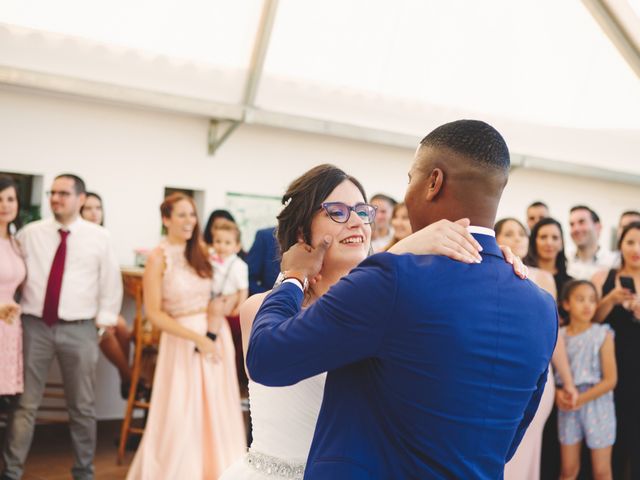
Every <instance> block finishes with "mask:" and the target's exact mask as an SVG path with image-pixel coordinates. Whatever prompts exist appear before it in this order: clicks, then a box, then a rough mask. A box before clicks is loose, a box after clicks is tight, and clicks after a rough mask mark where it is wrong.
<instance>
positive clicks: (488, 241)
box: [472, 233, 504, 258]
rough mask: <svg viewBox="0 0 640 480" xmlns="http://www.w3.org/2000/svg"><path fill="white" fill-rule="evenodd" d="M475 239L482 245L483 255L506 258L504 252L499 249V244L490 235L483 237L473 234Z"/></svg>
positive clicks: (479, 234)
mask: <svg viewBox="0 0 640 480" xmlns="http://www.w3.org/2000/svg"><path fill="white" fill-rule="evenodd" d="M472 235H473V238H475V239H476V240H477V241H478V243H480V245H482V249H483V250H482V252H480V253H482V254H483V255H494V256H496V257H500V258H504V256H503V255H502V250H500V247H498V242H496V239H495V237H492V236H490V235H483V234H481V233H472Z"/></svg>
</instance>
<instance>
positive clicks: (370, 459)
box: [247, 120, 558, 480]
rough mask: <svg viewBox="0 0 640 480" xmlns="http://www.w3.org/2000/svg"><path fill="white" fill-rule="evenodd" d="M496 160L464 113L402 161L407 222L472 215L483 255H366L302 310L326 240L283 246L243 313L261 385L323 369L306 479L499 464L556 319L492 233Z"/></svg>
mask: <svg viewBox="0 0 640 480" xmlns="http://www.w3.org/2000/svg"><path fill="white" fill-rule="evenodd" d="M508 174H509V151H508V149H507V145H506V144H505V142H504V140H503V138H502V136H501V135H500V134H499V133H498V132H497V131H496V130H495V129H494V128H493V127H491V126H490V125H487V124H486V123H484V122H480V121H473V120H460V121H456V122H452V123H448V124H445V125H442V126H440V127H438V128H436V129H435V130H434V131H433V132H431V133H430V134H429V135H427V136H426V137H425V138H424V139H423V140H422V142H421V143H420V146H419V148H418V150H417V151H416V155H415V162H414V164H413V166H412V168H411V171H410V172H409V178H410V180H409V186H408V189H407V193H406V196H405V202H406V204H407V208H408V210H409V217H410V220H411V225H412V227H413V230H414V231H417V230H419V229H421V228H423V227H425V226H427V225H429V224H431V223H433V222H435V221H438V220H440V219H443V218H446V219H450V220H455V219H458V218H461V217H469V218H470V220H471V225H472V227H470V229H471V232H472V233H473V234H474V237H475V238H476V239H477V240H478V241H479V242H480V244H481V245H482V247H483V251H482V263H480V264H471V265H469V264H465V263H460V262H455V261H453V260H450V259H448V258H445V257H440V256H430V255H425V256H417V255H392V254H388V253H383V254H379V255H374V256H372V257H370V258H368V259H366V260H365V261H364V262H362V263H361V264H360V265H359V266H358V267H357V268H355V269H354V270H353V271H352V272H351V273H350V274H349V275H347V276H346V277H344V278H343V279H342V280H341V281H339V282H338V283H337V284H336V285H335V286H334V287H333V288H331V290H329V292H328V293H326V294H325V295H323V296H322V297H321V298H320V299H319V300H317V301H316V302H315V303H314V304H313V305H312V306H311V307H309V308H308V309H305V310H304V311H301V305H302V300H303V291H302V286H303V284H304V283H306V282H304V278H311V277H312V276H314V275H316V274H317V273H318V272H319V270H320V267H321V264H322V257H323V255H324V251H326V248H327V247H328V244H329V243H330V242H328V241H327V240H326V239H325V240H324V241H321V242H320V243H319V245H318V246H317V247H316V248H315V249H310V248H309V249H306V248H301V247H300V246H299V245H298V246H294V247H293V248H292V249H291V250H289V252H288V253H287V254H286V255H285V257H284V259H283V262H282V268H283V271H285V276H287V277H289V278H290V279H289V280H285V282H284V283H283V284H282V285H281V286H280V287H279V288H277V289H275V290H274V291H273V293H271V294H270V295H269V296H268V297H267V299H266V300H265V301H264V303H263V304H262V307H261V308H260V310H259V312H258V314H257V316H256V318H255V320H254V324H253V329H252V332H251V339H250V344H249V351H248V355H247V367H248V369H249V373H250V375H251V377H252V378H253V380H255V381H257V382H259V383H263V384H265V385H272V386H280V385H291V384H294V383H296V382H298V381H300V380H302V379H304V378H307V377H311V376H313V375H316V374H318V373H320V372H324V371H328V372H329V373H328V376H327V381H326V386H325V393H324V400H323V403H322V408H321V410H320V416H319V418H318V423H317V426H316V431H315V436H314V439H313V444H312V446H311V451H310V453H309V458H308V461H307V466H306V471H305V478H306V479H312V480H316V479H318V480H319V479H332V480H340V479H385V480H386V479H394V480H399V479H410V478H411V479H414V478H415V479H432V478H438V479H440V478H441V479H445V478H447V479H448V478H464V479H498V478H502V476H503V469H504V464H505V462H506V461H507V460H509V459H510V458H511V456H512V455H513V453H514V452H515V450H516V448H517V446H518V444H519V443H520V440H521V439H522V436H523V434H524V432H525V430H526V428H527V426H528V425H529V422H530V421H531V419H532V417H533V415H534V413H535V411H536V409H537V407H538V403H539V401H540V397H541V395H542V391H543V389H544V385H545V381H546V378H547V368H548V365H549V361H550V359H551V354H552V352H553V349H554V346H555V342H556V335H557V324H558V323H557V317H556V307H555V303H554V301H553V299H552V298H551V296H550V295H548V294H546V293H544V292H543V291H542V290H540V289H539V288H538V287H536V286H535V285H534V284H533V283H532V282H530V281H523V280H520V279H519V278H517V277H516V276H515V275H514V274H513V270H512V268H511V266H510V265H509V264H507V263H506V262H504V260H503V257H502V254H501V252H500V250H499V248H498V245H497V244H496V241H495V235H494V233H493V230H492V226H493V223H494V221H495V215H496V209H497V206H498V202H499V201H500V196H501V194H502V190H503V188H504V186H505V184H506V183H507V178H508ZM314 241H318V239H314ZM301 280H302V281H301Z"/></svg>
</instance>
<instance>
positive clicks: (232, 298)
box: [211, 221, 249, 317]
mask: <svg viewBox="0 0 640 480" xmlns="http://www.w3.org/2000/svg"><path fill="white" fill-rule="evenodd" d="M240 248H241V243H240V230H239V229H238V226H237V225H236V224H235V223H233V222H229V221H224V222H222V221H220V222H219V224H218V225H217V226H216V227H215V228H214V230H213V252H212V254H211V263H212V265H213V286H212V290H211V295H212V297H214V298H215V297H219V296H222V297H225V299H226V301H225V312H224V314H225V315H226V316H231V317H233V316H237V315H238V311H239V309H240V305H241V304H242V302H244V301H245V300H246V299H247V297H248V296H249V269H248V267H247V264H246V263H245V262H244V261H243V260H242V259H241V258H240V257H238V255H237V254H238V252H239V251H240Z"/></svg>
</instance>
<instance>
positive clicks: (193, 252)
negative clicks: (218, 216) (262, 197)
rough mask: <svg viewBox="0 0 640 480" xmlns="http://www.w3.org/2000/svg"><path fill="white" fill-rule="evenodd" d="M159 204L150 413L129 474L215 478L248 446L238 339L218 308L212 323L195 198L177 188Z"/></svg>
mask: <svg viewBox="0 0 640 480" xmlns="http://www.w3.org/2000/svg"><path fill="white" fill-rule="evenodd" d="M161 212H162V217H163V223H164V225H165V227H166V228H167V239H166V240H165V241H164V242H163V243H162V244H161V245H160V246H159V247H158V248H156V249H155V250H154V251H153V252H152V254H151V255H150V256H149V259H148V261H147V267H146V269H145V273H144V295H145V310H146V313H147V316H148V317H149V319H150V320H151V322H152V323H153V324H154V326H155V327H158V328H159V329H160V330H162V335H161V338H160V348H159V353H158V359H157V364H156V371H155V376H154V380H153V393H152V396H151V407H150V410H149V418H148V420H147V425H146V428H145V432H144V435H143V437H142V442H141V443H140V447H139V449H138V452H137V453H136V456H135V458H134V460H133V463H132V465H131V468H130V469H129V473H128V475H127V478H128V479H131V480H147V479H149V480H161V479H167V480H168V479H171V480H175V479H179V478H180V479H181V478H185V479H187V478H188V479H190V480H191V479H193V480H198V479H207V480H209V479H211V480H213V479H217V478H218V476H219V475H220V474H221V473H222V472H223V471H224V470H225V468H226V467H228V466H229V465H231V464H232V463H233V462H234V461H236V460H237V459H238V458H240V457H241V456H242V455H243V454H244V452H245V451H246V441H245V429H244V422H243V419H242V412H241V410H240V394H239V388H238V380H237V376H236V372H235V352H234V349H233V341H232V339H231V333H230V331H229V327H228V325H227V323H226V322H225V321H223V320H224V318H223V317H222V316H221V314H220V315H217V316H216V318H214V319H213V320H211V319H210V321H209V324H208V319H207V307H208V304H209V298H210V292H211V281H212V277H211V266H210V265H209V264H208V260H207V257H206V254H205V253H204V250H202V251H201V250H200V248H201V246H200V241H199V238H200V232H199V229H198V224H197V217H196V213H195V205H194V203H193V201H192V200H191V199H190V198H189V197H186V196H184V195H181V194H173V195H171V196H170V197H168V198H167V199H165V201H164V202H163V204H162V206H161ZM187 258H189V260H188V259H187ZM208 329H209V331H213V332H212V333H215V334H216V335H217V338H216V339H215V341H212V340H211V339H209V338H207V337H206V336H205V335H206V333H207V330H208ZM196 348H197V351H196Z"/></svg>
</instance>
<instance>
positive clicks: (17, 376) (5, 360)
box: [0, 175, 26, 395]
mask: <svg viewBox="0 0 640 480" xmlns="http://www.w3.org/2000/svg"><path fill="white" fill-rule="evenodd" d="M18 207H19V205H18V190H17V187H16V184H15V183H14V181H13V180H12V179H11V177H8V176H6V175H0V395H15V394H18V393H22V389H23V384H24V380H23V374H22V372H23V370H22V324H21V322H20V307H19V306H18V304H16V303H15V301H14V296H15V294H16V290H17V289H18V286H19V285H20V284H21V283H22V282H23V281H24V278H25V275H26V269H25V265H24V262H23V261H22V256H21V255H20V251H19V249H18V244H17V243H16V240H15V239H14V238H13V237H12V235H11V233H10V229H9V226H10V225H11V223H12V222H13V221H15V219H16V217H17V216H18V209H19V208H18Z"/></svg>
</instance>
